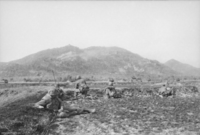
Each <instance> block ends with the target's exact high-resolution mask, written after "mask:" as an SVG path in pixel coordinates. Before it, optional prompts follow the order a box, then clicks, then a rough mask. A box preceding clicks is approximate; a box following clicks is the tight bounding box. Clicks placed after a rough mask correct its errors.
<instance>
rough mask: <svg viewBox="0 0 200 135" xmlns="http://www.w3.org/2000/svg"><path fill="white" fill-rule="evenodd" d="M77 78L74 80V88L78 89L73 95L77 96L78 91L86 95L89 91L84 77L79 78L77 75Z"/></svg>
mask: <svg viewBox="0 0 200 135" xmlns="http://www.w3.org/2000/svg"><path fill="white" fill-rule="evenodd" d="M77 79H78V80H77V82H76V86H75V88H76V89H78V92H76V93H75V97H77V96H78V94H79V93H80V94H82V95H84V96H85V97H86V96H87V94H88V91H89V87H88V86H87V83H86V81H85V79H81V76H78V77H77Z"/></svg>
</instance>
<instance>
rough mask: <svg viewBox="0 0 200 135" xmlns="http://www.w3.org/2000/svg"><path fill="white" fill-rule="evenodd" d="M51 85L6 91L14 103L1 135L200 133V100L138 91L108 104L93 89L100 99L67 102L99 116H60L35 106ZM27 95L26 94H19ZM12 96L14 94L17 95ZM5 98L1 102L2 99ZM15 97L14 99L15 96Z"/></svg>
mask: <svg viewBox="0 0 200 135" xmlns="http://www.w3.org/2000/svg"><path fill="white" fill-rule="evenodd" d="M47 89H48V88H47V87H39V86H38V87H20V88H17V89H15V88H8V89H1V93H4V94H2V95H1V97H2V98H3V97H5V90H7V93H9V92H10V91H13V92H11V93H9V94H8V96H7V97H9V98H8V99H10V100H12V99H14V101H12V102H11V101H10V102H9V103H7V104H6V103H4V104H3V105H1V108H0V135H40V134H41V135H47V134H49V135H66V134H67V135H141V134H142V135H154V134H160V135H190V134H191V135H193V134H194V135H198V134H200V114H199V112H200V98H199V96H198V95H196V96H194V95H193V96H185V97H183V96H182V97H180V96H177V97H175V98H170V97H169V98H160V97H158V96H156V95H148V94H146V95H144V94H143V93H139V92H137V93H133V96H132V97H126V98H125V97H123V98H116V99H110V100H105V99H104V98H103V97H102V93H101V92H99V91H97V90H96V91H92V90H91V92H90V94H91V95H92V96H93V97H95V95H98V97H97V98H94V99H89V98H88V99H82V98H81V99H79V100H78V101H65V106H66V108H68V107H72V108H73V107H78V108H95V109H96V113H94V114H80V115H77V114H74V115H69V117H66V118H62V119H61V118H56V117H55V114H54V113H53V112H50V111H46V110H38V109H33V108H32V107H31V105H32V104H33V103H35V102H37V101H39V100H40V99H41V97H42V96H43V95H44V93H45V91H46V90H47ZM17 91H18V92H19V91H26V92H25V93H24V94H23V95H20V96H19V94H21V92H19V93H18V94H13V95H12V93H15V92H17ZM11 95H12V96H11ZM1 97H0V98H1ZM11 97H13V98H11Z"/></svg>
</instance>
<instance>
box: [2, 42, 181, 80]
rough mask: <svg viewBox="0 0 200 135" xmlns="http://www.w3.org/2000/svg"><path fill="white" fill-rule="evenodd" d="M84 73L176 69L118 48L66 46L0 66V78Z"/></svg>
mask: <svg viewBox="0 0 200 135" xmlns="http://www.w3.org/2000/svg"><path fill="white" fill-rule="evenodd" d="M52 70H53V71H54V72H55V74H56V75H57V76H67V75H77V74H80V75H84V76H98V77H105V78H107V77H131V76H133V75H142V76H151V75H152V76H154V75H156V76H158V75H160V76H163V75H164V76H165V75H176V74H178V73H177V72H175V71H173V70H172V69H170V68H169V67H167V66H165V65H163V64H161V63H159V62H158V61H155V60H149V59H145V58H142V57H141V56H139V55H137V54H134V53H132V52H130V51H127V50H125V49H122V48H118V47H89V48H86V49H79V48H77V47H74V46H71V45H68V46H65V47H61V48H55V49H48V50H44V51H41V52H38V53H35V54H32V55H29V56H27V57H24V58H22V59H19V60H16V61H12V62H9V63H7V65H6V66H3V67H2V68H0V75H1V76H3V77H15V76H18V77H19V76H43V75H50V76H52Z"/></svg>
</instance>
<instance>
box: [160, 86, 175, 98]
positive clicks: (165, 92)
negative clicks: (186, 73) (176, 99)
mask: <svg viewBox="0 0 200 135" xmlns="http://www.w3.org/2000/svg"><path fill="white" fill-rule="evenodd" d="M158 93H159V95H160V97H168V96H174V95H175V90H174V89H173V88H170V87H169V86H168V85H167V86H166V85H165V84H164V85H163V86H162V87H161V88H160V89H159V91H158Z"/></svg>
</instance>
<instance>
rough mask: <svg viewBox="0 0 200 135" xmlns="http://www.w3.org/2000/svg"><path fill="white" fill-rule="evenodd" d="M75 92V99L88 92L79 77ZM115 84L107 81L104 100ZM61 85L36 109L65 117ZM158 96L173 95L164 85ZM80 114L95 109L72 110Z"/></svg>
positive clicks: (57, 85)
mask: <svg viewBox="0 0 200 135" xmlns="http://www.w3.org/2000/svg"><path fill="white" fill-rule="evenodd" d="M75 83H76V85H75V88H76V92H75V94H74V97H75V98H77V97H78V96H79V95H83V96H84V97H86V96H87V94H88V91H89V86H88V85H87V83H86V81H85V80H84V79H82V78H81V76H78V77H77V81H76V82H75ZM114 84H115V82H114V79H109V82H108V87H106V88H105V89H104V97H105V98H107V99H108V98H113V97H114V95H115V93H116V89H115V86H114ZM61 87H62V86H61V84H56V86H55V88H53V89H50V90H49V91H48V92H47V94H46V95H45V96H44V97H43V98H42V99H41V100H40V101H39V102H37V103H35V105H34V106H35V107H36V108H40V109H42V108H44V109H51V110H54V111H56V112H57V115H58V117H65V116H66V115H67V114H66V113H65V108H64V105H63V100H64V95H65V94H64V91H63V90H62V88H61ZM158 94H159V96H160V97H167V96H170V95H174V94H175V93H174V91H173V89H172V88H170V87H169V85H166V84H164V85H163V86H162V87H161V88H160V89H159V90H158ZM72 110H76V111H79V113H81V112H88V113H93V112H95V109H72Z"/></svg>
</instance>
